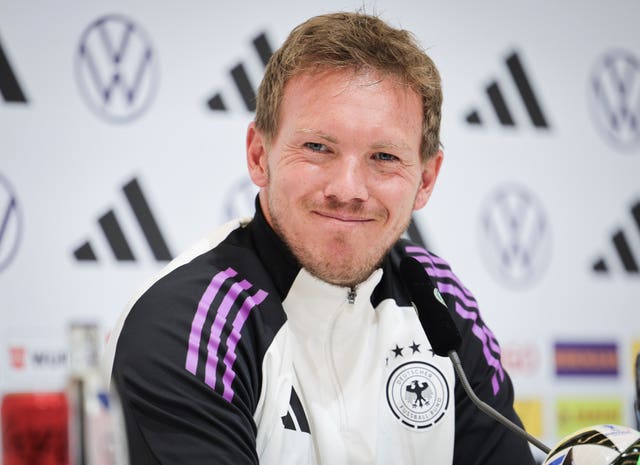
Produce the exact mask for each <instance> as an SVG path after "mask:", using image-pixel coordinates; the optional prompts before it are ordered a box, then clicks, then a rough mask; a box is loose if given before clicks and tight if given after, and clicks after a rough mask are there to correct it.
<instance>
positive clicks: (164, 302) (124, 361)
mask: <svg viewBox="0 0 640 465" xmlns="http://www.w3.org/2000/svg"><path fill="white" fill-rule="evenodd" d="M197 307H198V301H197V300H195V301H194V300H193V299H191V298H190V297H189V293H179V294H176V293H175V292H174V291H170V292H169V291H167V290H166V289H162V286H159V288H152V289H150V290H149V291H147V293H146V294H144V295H143V296H142V297H141V298H140V299H139V300H138V301H137V303H136V304H135V305H134V307H133V308H132V309H131V311H130V312H129V314H128V316H127V318H126V320H125V323H124V326H123V329H122V330H121V332H120V334H119V337H118V340H117V345H116V352H115V357H114V365H113V369H112V380H113V382H114V383H115V384H116V386H117V389H118V391H119V393H120V397H121V401H122V406H123V411H124V416H125V422H126V427H127V437H128V447H129V455H130V458H131V461H130V463H132V464H135V465H152V464H153V465H157V464H162V465H169V464H189V465H204V464H207V465H211V464H221V465H223V464H224V465H227V464H228V465H232V464H233V465H244V464H247V465H256V464H258V457H257V454H256V447H255V438H256V425H255V423H254V420H253V412H254V409H255V405H256V404H257V397H258V395H259V392H260V391H259V386H260V379H259V374H258V367H257V366H256V364H257V363H258V362H257V361H256V360H255V357H253V356H252V355H253V354H252V352H253V348H252V347H251V336H250V335H247V334H246V331H251V330H252V328H250V327H247V326H250V325H247V326H245V328H244V329H243V335H242V338H241V341H240V342H239V343H238V345H237V346H236V347H235V352H234V356H235V360H233V361H231V360H227V359H225V357H224V354H225V344H226V343H225V340H224V339H221V340H220V341H215V342H214V343H213V345H216V344H217V345H218V347H217V349H218V350H215V349H214V348H213V347H212V340H211V339H209V334H210V331H211V329H210V328H211V325H212V318H213V317H215V313H213V314H212V313H211V312H213V310H211V311H210V312H209V314H208V315H207V316H206V320H205V321H203V325H202V328H203V329H202V333H201V338H199V340H196V341H195V345H194V344H193V342H194V341H193V337H192V336H193V335H192V334H191V333H192V325H193V320H194V313H195V312H196V309H197ZM233 330H234V329H233V328H232V327H231V323H229V322H228V321H225V322H224V325H223V326H222V328H221V331H220V333H221V334H222V335H223V336H224V335H226V336H228V335H229V334H231V332H232V331H233ZM207 341H208V342H207ZM190 348H193V350H191V353H190V354H189V350H190ZM227 352H229V351H228V350H227ZM229 367H231V368H232V370H231V372H232V374H233V377H232V378H231V381H229V379H230V377H229V373H230V372H229ZM225 376H226V378H225Z"/></svg>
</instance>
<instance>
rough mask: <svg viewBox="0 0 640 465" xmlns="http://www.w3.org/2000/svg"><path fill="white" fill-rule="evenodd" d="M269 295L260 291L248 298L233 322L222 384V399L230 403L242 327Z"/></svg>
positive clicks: (225, 357) (228, 340)
mask: <svg viewBox="0 0 640 465" xmlns="http://www.w3.org/2000/svg"><path fill="white" fill-rule="evenodd" d="M267 295H269V294H268V293H267V292H265V291H263V290H262V289H260V290H259V291H258V292H256V293H255V295H253V296H249V297H247V298H246V299H245V301H244V303H243V304H242V307H240V311H239V312H238V314H237V315H236V318H235V319H234V320H233V325H232V326H233V327H232V329H231V334H229V338H228V339H227V353H226V354H225V356H224V364H225V370H224V376H223V377H222V384H223V385H224V392H223V393H222V397H224V398H225V399H226V400H227V401H229V402H231V400H232V399H233V388H232V387H231V384H232V383H233V380H234V379H235V377H236V373H235V371H233V364H234V362H235V361H236V346H237V345H238V342H239V341H240V338H241V337H242V335H241V334H240V331H242V327H243V326H244V324H245V323H246V321H247V318H249V314H250V313H251V311H252V310H253V309H254V308H255V306H256V305H260V304H261V303H262V301H264V299H266V297H267Z"/></svg>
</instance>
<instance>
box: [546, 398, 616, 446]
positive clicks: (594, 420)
mask: <svg viewBox="0 0 640 465" xmlns="http://www.w3.org/2000/svg"><path fill="white" fill-rule="evenodd" d="M622 411H623V410H622V401H621V400H620V399H611V398H606V399H603V398H583V399H575V398H572V399H558V401H557V403H556V415H557V425H558V431H557V436H558V437H564V436H567V435H569V434H572V433H574V432H576V431H577V430H579V429H581V428H586V427H587V426H593V425H602V424H607V423H608V424H614V425H621V424H623V418H622V417H623V415H622Z"/></svg>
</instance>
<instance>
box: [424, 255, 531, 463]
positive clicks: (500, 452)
mask: <svg viewBox="0 0 640 465" xmlns="http://www.w3.org/2000/svg"><path fill="white" fill-rule="evenodd" d="M431 257H432V261H431V263H430V264H429V265H430V268H431V269H428V270H427V271H428V272H429V274H430V275H431V276H434V280H435V281H436V284H437V286H438V288H439V290H440V292H441V293H442V294H443V296H444V298H445V300H446V302H447V306H448V308H449V311H450V313H451V314H452V317H453V318H454V321H455V322H456V325H457V326H458V329H459V330H460V334H461V336H462V344H461V346H460V350H459V355H460V360H461V362H462V366H463V369H464V372H465V373H466V375H467V377H468V379H469V382H470V384H471V387H472V388H473V390H474V392H475V393H476V395H477V396H478V397H479V398H480V399H481V400H483V401H484V402H486V403H487V404H489V405H490V406H492V407H493V408H494V409H496V410H497V411H498V412H500V413H501V414H502V415H504V416H506V417H507V418H509V419H510V420H511V421H513V422H515V423H516V424H517V425H518V426H520V427H522V422H521V421H520V419H519V418H518V415H517V414H516V412H515V410H514V408H513V400H514V392H513V385H512V383H511V380H510V378H509V375H508V374H507V372H506V371H505V370H504V368H503V366H502V364H501V362H500V346H499V345H498V341H497V340H496V338H495V336H494V335H493V333H492V332H491V330H490V329H489V328H488V327H487V326H486V325H485V323H484V321H483V320H482V317H481V316H480V311H479V309H478V304H477V302H476V300H475V298H474V297H473V295H472V294H471V293H470V292H469V291H468V290H467V289H466V288H465V287H464V286H463V285H462V284H461V283H460V281H459V280H458V278H457V277H456V276H455V275H454V274H453V273H452V272H451V269H450V268H449V266H448V265H447V264H446V262H444V261H443V260H441V259H440V258H438V257H436V256H433V255H432V256H431ZM455 399H456V428H455V446H454V458H453V463H454V465H485V464H502V463H505V464H507V463H518V464H520V465H534V464H535V461H534V459H533V455H532V453H531V449H530V447H529V445H528V443H527V442H526V441H525V440H524V439H521V438H520V437H519V436H517V435H516V434H515V433H513V432H511V431H510V430H509V429H507V428H506V427H505V426H504V425H502V424H501V423H498V422H497V421H496V420H494V419H492V418H490V417H489V416H487V415H486V414H485V413H484V412H482V411H480V410H479V409H478V408H477V407H476V406H475V405H474V404H473V403H472V402H471V400H470V399H469V398H468V396H467V394H466V393H465V391H464V389H463V387H462V384H461V383H460V381H459V380H458V379H456V386H455Z"/></svg>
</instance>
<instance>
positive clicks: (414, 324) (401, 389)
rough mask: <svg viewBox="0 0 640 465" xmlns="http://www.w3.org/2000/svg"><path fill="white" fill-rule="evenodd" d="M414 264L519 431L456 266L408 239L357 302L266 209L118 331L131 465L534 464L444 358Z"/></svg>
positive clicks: (110, 359) (488, 338)
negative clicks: (408, 264)
mask: <svg viewBox="0 0 640 465" xmlns="http://www.w3.org/2000/svg"><path fill="white" fill-rule="evenodd" d="M404 254H409V255H412V256H414V257H416V258H417V259H418V260H419V261H420V262H421V263H423V264H424V266H425V269H426V271H427V273H428V274H429V276H430V277H431V279H432V280H433V283H434V284H436V285H437V287H438V288H439V290H440V292H441V293H442V295H443V296H444V298H445V300H446V302H447V305H448V307H449V311H450V312H451V314H452V316H453V318H454V319H455V322H456V324H457V326H458V328H459V330H460V333H461V334H462V337H463V343H462V346H461V348H460V356H461V359H462V363H463V366H464V368H465V370H466V372H467V374H468V376H469V378H470V381H471V385H472V386H473V387H474V389H475V390H476V393H477V394H478V395H479V396H480V398H482V399H483V400H484V401H486V402H487V403H489V404H490V405H492V406H493V407H494V408H496V409H497V410H499V411H500V412H502V413H503V414H504V415H506V416H507V417H509V418H511V419H512V420H514V421H516V422H519V420H518V418H517V415H516V414H515V412H514V410H513V405H512V404H513V389H512V384H511V381H510V379H509V377H508V375H507V374H506V373H505V371H504V369H503V367H502V365H501V363H500V347H499V346H498V343H497V341H496V339H495V337H494V336H493V334H492V333H491V331H490V330H489V329H488V328H487V326H485V324H484V323H483V321H482V319H481V318H480V314H479V312H478V306H477V304H476V301H475V300H474V298H473V296H472V295H471V294H470V293H469V291H468V290H467V289H466V288H465V287H464V286H463V285H462V284H461V283H460V281H459V280H458V278H457V277H456V276H455V275H454V274H453V273H452V272H451V269H450V268H449V266H448V265H447V264H446V263H445V262H444V261H443V260H442V259H440V258H438V257H437V256H435V255H433V254H431V253H429V252H427V251H426V250H424V249H422V248H420V247H417V246H415V245H412V244H411V243H409V242H407V241H404V240H401V241H399V242H398V243H397V244H396V246H395V247H394V249H393V251H392V252H391V253H390V254H389V256H387V257H386V258H385V261H384V263H383V265H382V267H381V268H380V269H378V270H376V271H375V272H374V273H373V274H372V275H371V276H370V277H369V279H367V280H366V281H365V282H363V283H362V284H360V285H359V286H358V287H357V288H356V292H355V293H353V292H350V290H349V289H348V288H344V287H339V286H335V285H331V284H328V283H326V282H323V281H321V280H319V279H317V278H315V277H313V276H311V275H310V274H309V273H308V272H307V271H306V270H305V269H303V268H301V266H300V264H299V263H298V262H297V260H296V259H295V257H294V256H293V255H292V254H291V252H290V251H289V250H288V249H287V247H286V246H285V245H284V244H283V242H282V241H281V240H280V239H279V238H278V236H277V235H276V234H275V233H274V232H273V230H272V229H271V228H270V227H269V225H268V224H267V222H266V221H265V219H264V216H263V214H262V212H261V211H260V207H259V205H258V206H257V212H256V216H255V218H254V219H253V220H252V221H250V222H248V223H245V224H239V223H238V222H235V223H233V224H227V225H226V226H225V227H223V228H222V229H221V230H220V231H218V232H217V233H216V234H215V235H214V236H212V237H211V238H209V239H207V240H205V241H204V242H203V243H201V244H200V245H199V246H197V247H196V248H195V249H194V250H192V251H190V252H189V253H187V254H183V255H181V256H180V257H178V258H177V259H176V260H174V262H172V264H171V265H169V267H168V269H167V270H166V271H165V272H164V275H163V277H161V278H160V279H158V280H157V281H155V282H154V283H153V284H152V285H151V286H150V287H149V288H148V289H147V290H146V291H145V292H144V293H143V294H142V295H141V296H140V297H139V298H137V299H136V300H135V301H134V303H133V305H132V306H131V308H130V309H129V310H128V311H127V312H126V313H125V314H124V315H123V316H122V318H121V320H120V321H119V323H118V327H117V328H115V330H114V332H113V333H112V336H111V338H110V342H109V345H108V348H107V354H106V357H105V363H106V368H105V369H106V370H107V372H108V373H110V374H111V375H112V379H113V380H114V381H115V382H116V384H117V386H118V388H119V390H120V395H121V400H122V404H123V409H124V413H125V419H126V423H127V433H128V438H129V449H130V454H131V464H132V465H147V464H163V465H169V464H178V465H205V464H206V465H211V464H229V465H244V464H258V463H259V464H261V465H304V464H317V465H320V464H322V465H347V464H349V465H360V464H363V465H364V464H380V465H382V464H389V465H410V464H428V465H451V464H455V465H474V464H478V465H479V464H498V465H501V464H514V463H517V464H518V465H529V464H533V463H534V461H533V458H532V456H531V452H530V450H529V447H528V445H527V444H526V443H525V442H524V441H523V440H521V439H519V438H517V437H516V436H515V435H514V434H513V433H511V432H509V431H508V430H507V429H506V428H504V427H503V426H502V425H500V424H497V423H495V422H494V421H493V420H491V419H489V418H487V417H486V416H485V415H484V414H483V413H481V412H480V411H478V410H477V409H476V407H474V406H473V404H472V403H471V402H470V401H469V400H468V399H467V397H466V396H465V394H464V392H463V390H462V386H461V385H460V384H459V383H458V381H457V380H456V378H455V376H454V371H453V368H452V365H451V363H450V361H449V359H448V358H443V357H438V356H435V355H434V354H433V353H432V352H431V351H430V345H429V342H428V340H427V338H426V336H425V332H424V331H423V329H422V327H421V326H420V322H419V320H418V317H417V314H416V312H415V310H414V308H413V307H412V305H411V303H410V301H409V300H408V297H407V293H406V291H405V289H404V286H403V283H402V282H401V281H400V280H399V278H398V273H397V264H398V263H399V260H400V258H401V257H402V256H403V255H404Z"/></svg>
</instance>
